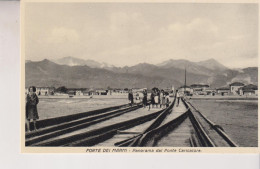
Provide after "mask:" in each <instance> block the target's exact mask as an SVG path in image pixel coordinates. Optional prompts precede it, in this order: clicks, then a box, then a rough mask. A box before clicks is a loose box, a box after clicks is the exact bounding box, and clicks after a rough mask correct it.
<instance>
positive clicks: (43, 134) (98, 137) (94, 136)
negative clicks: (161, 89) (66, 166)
mask: <svg viewBox="0 0 260 169" xmlns="http://www.w3.org/2000/svg"><path fill="white" fill-rule="evenodd" d="M175 102H176V98H175V99H174V101H173V102H172V104H171V105H170V106H169V107H167V108H166V109H164V110H160V111H157V112H155V113H151V114H148V115H144V116H140V117H137V118H133V119H130V120H126V121H122V122H118V123H114V124H111V125H107V126H103V127H100V128H96V129H92V130H89V131H82V132H81V131H80V133H78V134H73V135H70V136H66V135H65V137H63V138H56V137H57V136H60V135H63V134H67V133H70V132H73V131H77V130H80V129H84V128H87V127H88V126H91V125H93V124H97V123H99V122H102V121H105V120H108V119H110V118H113V117H116V116H120V115H122V114H124V113H127V112H131V111H134V110H136V109H138V108H140V107H141V105H136V106H133V107H128V106H127V105H121V106H117V107H113V108H110V109H109V108H106V109H103V110H102V111H103V112H102V111H100V110H97V111H96V113H94V112H92V113H87V114H88V115H86V114H85V115H84V116H83V114H80V116H79V115H75V116H74V118H72V119H73V120H71V121H68V119H67V120H64V118H63V120H61V121H63V122H60V123H59V124H58V125H50V126H48V127H45V128H43V129H42V130H39V131H37V132H35V133H31V134H28V135H26V138H27V140H26V145H27V146H48V147H52V146H69V147H81V146H94V145H96V144H98V143H102V142H104V141H106V140H109V139H112V138H113V137H114V136H115V135H117V134H122V133H123V134H127V132H126V133H124V130H126V129H129V128H132V127H135V126H139V125H140V126H141V125H142V124H144V123H146V122H148V121H151V120H154V121H153V122H152V121H151V122H152V124H151V125H150V126H149V127H147V128H146V129H144V131H143V132H141V133H139V132H136V133H131V132H130V134H136V135H135V136H133V137H132V138H129V139H126V140H123V141H119V142H116V143H114V145H115V146H119V147H145V146H146V147H147V146H149V147H153V146H157V145H158V142H160V140H161V139H163V138H164V137H166V136H167V135H168V134H170V133H172V132H175V130H176V129H177V128H178V127H182V126H183V125H184V123H183V122H184V121H186V122H187V123H188V124H189V126H191V127H192V128H191V131H192V132H190V134H189V136H185V137H184V138H185V139H186V137H188V138H187V140H188V141H189V144H190V146H192V147H217V146H219V145H218V144H216V143H217V142H216V141H215V140H214V139H222V140H221V142H225V145H226V146H230V147H236V146H237V145H236V143H235V142H234V141H233V140H231V139H230V138H229V137H228V135H227V134H226V133H225V132H224V131H223V129H221V128H220V127H219V126H218V125H216V124H214V123H213V122H211V121H210V120H209V119H207V118H206V117H205V116H204V115H203V114H202V113H201V112H200V111H198V110H197V109H196V108H195V107H194V106H193V105H192V104H191V103H190V102H188V101H187V100H185V99H181V102H182V103H183V104H184V107H185V108H186V110H185V109H184V110H185V111H183V113H180V114H177V115H178V116H177V115H175V116H172V115H171V113H173V110H174V106H175ZM173 117H174V118H173ZM171 118H172V119H171ZM187 120H188V121H187ZM205 122H206V123H207V124H208V125H210V126H211V128H213V129H214V131H209V130H207V128H206V127H205V126H203V124H206V123H205ZM187 123H185V124H187ZM182 124H183V125H182ZM208 125H207V126H208ZM185 131H186V130H185ZM212 132H214V134H213V135H211V134H210V133H212ZM217 134H218V135H219V136H218V137H217V138H214V137H212V136H216V135H217ZM112 141H113V139H112ZM185 142H186V141H185ZM112 143H113V142H112Z"/></svg>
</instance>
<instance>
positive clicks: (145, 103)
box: [143, 89, 147, 108]
mask: <svg viewBox="0 0 260 169" xmlns="http://www.w3.org/2000/svg"><path fill="white" fill-rule="evenodd" d="M143 95H144V97H143V107H144V108H146V105H147V91H146V90H145V89H144V91H143Z"/></svg>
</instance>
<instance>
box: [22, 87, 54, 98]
mask: <svg viewBox="0 0 260 169" xmlns="http://www.w3.org/2000/svg"><path fill="white" fill-rule="evenodd" d="M25 92H26V94H28V93H29V87H26V88H25ZM35 93H36V94H37V95H38V96H48V95H54V93H55V88H54V87H36V92H35Z"/></svg>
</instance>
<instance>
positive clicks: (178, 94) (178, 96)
mask: <svg viewBox="0 0 260 169" xmlns="http://www.w3.org/2000/svg"><path fill="white" fill-rule="evenodd" d="M176 99H177V105H176V107H178V106H179V103H180V93H179V91H178V90H176Z"/></svg>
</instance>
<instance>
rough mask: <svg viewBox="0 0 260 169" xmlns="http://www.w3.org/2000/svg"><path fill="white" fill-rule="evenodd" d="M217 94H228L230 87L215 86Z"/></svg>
mask: <svg viewBox="0 0 260 169" xmlns="http://www.w3.org/2000/svg"><path fill="white" fill-rule="evenodd" d="M217 94H220V95H222V96H224V95H229V94H230V88H229V87H220V88H217Z"/></svg>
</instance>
